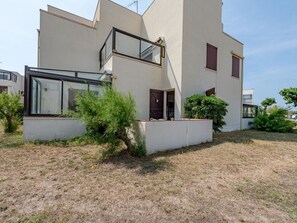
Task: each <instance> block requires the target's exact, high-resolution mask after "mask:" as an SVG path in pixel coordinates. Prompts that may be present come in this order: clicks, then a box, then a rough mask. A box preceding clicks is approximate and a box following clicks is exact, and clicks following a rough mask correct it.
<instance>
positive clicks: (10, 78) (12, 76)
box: [0, 70, 18, 83]
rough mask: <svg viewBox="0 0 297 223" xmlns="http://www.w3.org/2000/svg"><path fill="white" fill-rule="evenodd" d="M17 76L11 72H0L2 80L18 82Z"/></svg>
mask: <svg viewBox="0 0 297 223" xmlns="http://www.w3.org/2000/svg"><path fill="white" fill-rule="evenodd" d="M17 78H18V77H17V75H15V74H14V73H12V72H9V71H3V70H0V80H7V81H13V82H15V83H16V82H17Z"/></svg>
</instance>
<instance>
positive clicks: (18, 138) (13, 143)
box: [0, 131, 24, 149]
mask: <svg viewBox="0 0 297 223" xmlns="http://www.w3.org/2000/svg"><path fill="white" fill-rule="evenodd" d="M23 145H24V141H23V133H22V132H21V131H18V132H16V133H10V134H5V133H1V136H0V149H1V148H18V147H21V146H23Z"/></svg>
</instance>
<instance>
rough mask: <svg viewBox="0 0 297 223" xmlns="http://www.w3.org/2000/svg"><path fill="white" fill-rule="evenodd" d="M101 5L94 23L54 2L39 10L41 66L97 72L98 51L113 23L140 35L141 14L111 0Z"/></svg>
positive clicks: (101, 1)
mask: <svg viewBox="0 0 297 223" xmlns="http://www.w3.org/2000/svg"><path fill="white" fill-rule="evenodd" d="M98 6H99V9H98V11H97V12H96V15H95V18H94V19H95V20H94V23H93V21H88V20H86V19H83V18H81V17H79V16H76V15H73V14H71V13H68V12H65V11H63V10H59V9H56V8H54V7H51V6H49V7H48V11H44V10H40V32H39V41H38V42H39V59H38V67H42V68H54V69H65V70H77V71H89V72H98V71H99V51H100V48H101V47H102V45H103V43H104V41H105V40H106V38H107V36H108V34H109V32H110V31H111V29H112V27H116V28H119V29H122V30H125V31H127V32H130V33H132V34H135V35H138V36H139V35H141V20H142V19H141V16H140V15H139V14H137V13H134V12H133V11H130V10H127V9H125V8H124V7H122V6H120V5H118V4H116V3H114V2H112V1H109V0H100V4H99V5H98ZM88 24H92V26H89V25H88ZM93 24H94V26H93Z"/></svg>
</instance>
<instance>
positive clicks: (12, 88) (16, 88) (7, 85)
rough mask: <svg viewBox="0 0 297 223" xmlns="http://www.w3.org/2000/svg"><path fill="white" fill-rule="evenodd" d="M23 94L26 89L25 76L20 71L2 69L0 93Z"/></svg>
mask: <svg viewBox="0 0 297 223" xmlns="http://www.w3.org/2000/svg"><path fill="white" fill-rule="evenodd" d="M3 91H6V92H7V93H8V94H22V93H23V91H24V77H23V76H22V75H20V74H19V73H18V72H13V71H8V70H1V69H0V93H2V92H3Z"/></svg>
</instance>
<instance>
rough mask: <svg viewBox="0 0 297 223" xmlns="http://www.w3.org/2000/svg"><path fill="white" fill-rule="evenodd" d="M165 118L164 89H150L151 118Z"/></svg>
mask: <svg viewBox="0 0 297 223" xmlns="http://www.w3.org/2000/svg"><path fill="white" fill-rule="evenodd" d="M163 118H164V91H161V90H153V89H151V90H150V119H163Z"/></svg>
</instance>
